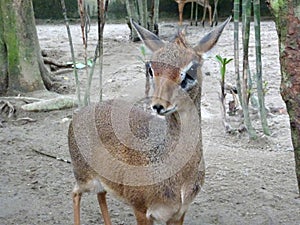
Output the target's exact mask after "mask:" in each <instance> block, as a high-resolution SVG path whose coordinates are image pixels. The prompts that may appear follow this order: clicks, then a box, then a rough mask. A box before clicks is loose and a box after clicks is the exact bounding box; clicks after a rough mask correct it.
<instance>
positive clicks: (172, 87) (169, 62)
mask: <svg viewBox="0 0 300 225" xmlns="http://www.w3.org/2000/svg"><path fill="white" fill-rule="evenodd" d="M230 19H231V18H228V19H227V20H226V21H225V22H224V23H223V24H221V25H220V26H219V27H217V28H215V29H214V30H212V31H211V32H210V33H208V34H206V35H205V36H204V37H203V38H202V39H201V40H200V41H199V43H198V44H197V45H196V46H194V47H190V46H189V45H188V44H187V41H186V39H185V28H184V29H182V30H180V31H178V32H177V34H176V35H175V37H174V38H173V40H172V41H170V42H168V43H164V42H163V41H162V40H160V38H159V37H158V36H156V35H155V34H153V33H151V32H150V31H148V30H146V29H145V28H143V27H141V26H139V25H138V24H137V23H136V22H134V21H131V23H132V25H133V27H134V28H135V29H136V31H137V33H138V35H139V37H140V39H141V40H142V41H143V42H144V44H145V45H146V47H148V48H149V49H150V50H151V51H152V57H151V59H150V61H149V62H147V64H146V69H147V73H148V75H149V77H150V78H151V79H152V82H153V88H154V91H153V97H152V102H151V107H152V109H153V110H154V111H156V112H157V113H158V114H159V115H168V114H171V113H174V112H176V111H182V110H189V109H188V107H187V102H188V101H187V97H188V98H190V99H192V101H193V102H195V101H197V100H199V99H200V96H201V83H202V74H201V65H202V61H203V59H202V56H203V54H204V53H205V52H207V51H209V50H210V49H211V48H212V47H214V45H215V44H216V43H217V41H218V39H219V37H220V35H221V33H222V31H223V29H224V27H225V26H226V24H227V23H228V22H229V21H230Z"/></svg>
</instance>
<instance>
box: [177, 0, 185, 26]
mask: <svg viewBox="0 0 300 225" xmlns="http://www.w3.org/2000/svg"><path fill="white" fill-rule="evenodd" d="M184 4H185V3H178V12H179V25H182V20H183V19H182V13H183V8H184Z"/></svg>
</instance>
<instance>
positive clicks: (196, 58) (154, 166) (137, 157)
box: [68, 18, 230, 225]
mask: <svg viewBox="0 0 300 225" xmlns="http://www.w3.org/2000/svg"><path fill="white" fill-rule="evenodd" d="M229 21H230V18H228V19H227V20H226V21H225V22H224V23H223V24H222V25H220V26H219V27H217V28H215V29H214V30H213V31H211V32H210V33H209V34H207V35H206V36H204V37H203V38H202V39H201V40H200V42H199V43H198V44H197V45H196V46H195V47H193V48H192V47H189V45H188V44H187V42H186V40H185V37H184V34H185V31H184V30H183V31H178V33H177V34H176V36H175V37H174V39H173V41H172V42H169V43H165V42H163V41H161V40H160V39H159V38H158V37H157V36H156V35H155V34H153V33H151V32H149V31H148V30H146V29H144V28H143V27H141V26H139V25H138V24H137V23H135V22H134V21H132V26H133V27H134V28H135V29H136V31H137V32H138V34H139V36H140V38H141V40H143V42H144V44H145V45H146V46H147V47H148V48H149V49H150V50H151V51H152V52H153V54H152V57H151V60H150V61H149V62H147V64H146V69H147V71H146V72H147V73H148V75H149V77H150V78H151V80H152V84H153V85H152V87H153V95H152V97H151V107H152V109H153V111H154V112H155V113H156V114H157V115H159V116H156V115H152V114H151V113H148V112H146V111H144V110H142V108H141V107H138V106H135V105H134V104H132V103H128V102H124V101H121V100H109V101H104V102H102V103H98V104H95V105H91V106H88V107H85V108H83V109H80V110H79V111H78V112H75V113H74V115H73V120H72V122H71V123H70V127H69V134H68V140H69V151H70V155H71V159H72V164H73V170H74V175H75V178H76V184H75V187H74V189H73V206H74V223H75V225H79V224H80V200H81V196H82V194H83V193H84V192H93V193H95V194H97V197H98V202H99V205H100V209H101V212H102V216H103V220H104V224H105V225H111V220H110V216H109V212H108V207H107V204H106V193H107V192H108V193H110V194H112V195H113V196H116V197H117V198H119V199H121V200H123V201H125V202H126V203H127V204H129V205H130V206H131V207H132V208H133V210H134V214H135V217H136V221H137V224H138V225H152V224H154V222H155V221H160V222H164V223H166V224H167V225H182V224H183V221H184V216H185V213H186V211H187V209H188V206H189V205H190V203H191V202H192V201H193V199H194V198H195V197H196V195H197V193H198V192H199V191H200V189H201V187H202V186H203V183H204V177H205V166H204V159H203V150H202V138H201V108H200V102H201V83H202V74H201V65H202V61H203V60H202V55H203V53H205V52H207V51H208V50H210V49H211V48H212V47H213V46H214V45H215V44H216V42H217V41H218V38H219V37H220V35H221V33H222V31H223V29H224V27H225V26H226V24H227V23H228V22H229Z"/></svg>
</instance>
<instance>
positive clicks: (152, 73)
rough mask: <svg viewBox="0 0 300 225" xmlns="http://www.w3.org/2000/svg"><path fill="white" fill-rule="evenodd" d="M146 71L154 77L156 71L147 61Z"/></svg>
mask: <svg viewBox="0 0 300 225" xmlns="http://www.w3.org/2000/svg"><path fill="white" fill-rule="evenodd" d="M146 73H147V76H150V77H153V75H154V72H153V69H152V67H151V63H150V62H148V63H146Z"/></svg>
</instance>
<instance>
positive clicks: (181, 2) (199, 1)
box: [175, 0, 219, 26]
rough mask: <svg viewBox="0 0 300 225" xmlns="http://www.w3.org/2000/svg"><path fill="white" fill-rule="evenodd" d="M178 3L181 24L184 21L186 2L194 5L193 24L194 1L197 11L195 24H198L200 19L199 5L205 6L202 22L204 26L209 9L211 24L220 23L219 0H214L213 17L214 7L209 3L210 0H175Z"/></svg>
mask: <svg viewBox="0 0 300 225" xmlns="http://www.w3.org/2000/svg"><path fill="white" fill-rule="evenodd" d="M175 1H176V2H177V3H178V12H179V24H180V25H182V21H183V9H184V6H185V4H186V3H189V2H191V3H192V7H191V25H192V19H193V6H194V3H196V13H195V25H196V26H197V19H198V5H200V6H202V7H203V16H202V20H201V23H202V25H203V26H204V23H205V18H206V12H207V11H208V18H209V25H210V26H213V23H214V22H215V24H216V25H217V23H218V21H217V20H218V11H217V6H218V1H219V0H214V12H213V17H212V8H211V5H210V4H209V0H175Z"/></svg>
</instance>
